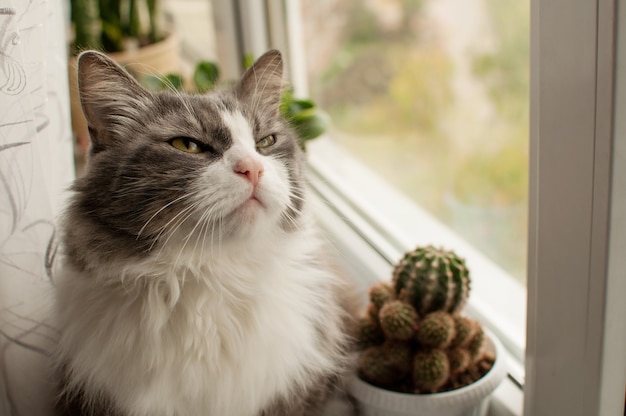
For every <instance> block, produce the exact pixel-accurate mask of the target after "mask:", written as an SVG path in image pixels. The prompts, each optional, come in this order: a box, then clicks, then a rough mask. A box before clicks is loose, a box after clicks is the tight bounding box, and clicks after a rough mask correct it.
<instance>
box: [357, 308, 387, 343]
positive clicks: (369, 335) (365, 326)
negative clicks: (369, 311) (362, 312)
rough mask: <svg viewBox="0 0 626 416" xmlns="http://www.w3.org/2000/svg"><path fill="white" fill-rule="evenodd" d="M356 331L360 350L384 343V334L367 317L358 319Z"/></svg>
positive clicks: (378, 326)
mask: <svg viewBox="0 0 626 416" xmlns="http://www.w3.org/2000/svg"><path fill="white" fill-rule="evenodd" d="M357 331H358V335H357V337H358V338H357V342H358V346H359V348H360V349H365V348H368V347H371V346H374V345H379V344H382V343H383V342H384V341H385V334H384V333H383V330H382V329H381V328H380V325H378V324H377V323H376V322H373V321H372V320H371V319H370V318H369V317H368V316H364V317H362V318H361V319H359V321H358V329H357Z"/></svg>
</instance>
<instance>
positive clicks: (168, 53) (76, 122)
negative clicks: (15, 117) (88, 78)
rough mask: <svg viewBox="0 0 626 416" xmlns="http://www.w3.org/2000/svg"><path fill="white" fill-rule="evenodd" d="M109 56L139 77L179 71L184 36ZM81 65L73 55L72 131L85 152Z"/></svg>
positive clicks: (70, 66)
mask: <svg viewBox="0 0 626 416" xmlns="http://www.w3.org/2000/svg"><path fill="white" fill-rule="evenodd" d="M109 56H110V57H111V58H112V59H113V60H114V61H115V62H117V63H118V64H120V65H122V66H124V67H125V68H126V69H128V70H129V71H130V72H131V73H132V74H134V75H136V76H138V77H141V76H143V75H147V74H167V73H178V72H180V69H181V64H180V37H179V36H178V34H176V33H171V34H170V35H169V36H167V37H166V38H165V39H163V40H162V41H160V42H157V43H153V44H151V45H147V46H144V47H141V48H137V49H134V50H129V51H124V52H116V53H111V54H109ZM77 68H78V65H77V58H76V57H71V58H70V60H69V71H68V72H69V84H70V106H71V111H72V131H73V132H74V136H75V138H76V142H77V144H78V146H79V149H78V150H79V151H81V152H84V151H85V150H86V148H87V146H88V145H89V132H88V130H87V121H86V120H85V117H84V116H83V111H82V108H81V105H80V97H79V95H78V74H77Z"/></svg>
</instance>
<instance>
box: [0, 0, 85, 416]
mask: <svg viewBox="0 0 626 416" xmlns="http://www.w3.org/2000/svg"><path fill="white" fill-rule="evenodd" d="M66 22H67V4H66V2H65V1H64V0H0V414H1V415H7V416H8V415H24V416H26V415H29V416H30V415H46V414H47V413H48V412H49V400H50V396H49V392H50V382H49V380H48V379H47V378H46V371H47V364H48V357H49V352H50V350H51V346H52V345H53V342H54V339H55V337H56V331H55V329H54V327H53V324H52V323H51V320H50V310H49V307H50V304H51V288H52V285H53V284H54V273H53V272H52V265H53V259H54V255H55V244H54V235H55V228H54V220H55V218H56V215H57V214H58V212H59V208H60V207H61V205H62V203H63V196H64V194H65V192H64V189H65V188H67V186H68V185H69V182H70V181H71V179H72V178H73V175H74V174H73V160H72V135H71V130H70V123H69V98H68V87H67V45H66V39H65V33H66V32H65V28H66Z"/></svg>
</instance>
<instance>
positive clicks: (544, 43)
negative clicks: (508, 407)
mask: <svg viewBox="0 0 626 416" xmlns="http://www.w3.org/2000/svg"><path fill="white" fill-rule="evenodd" d="M618 3H619V5H620V6H622V7H617V5H618ZM618 11H619V15H617V14H616V12H618ZM625 23H626V9H625V8H624V2H623V1H620V2H617V1H615V0H593V1H584V2H583V1H580V2H572V1H568V0H532V3H531V153H530V198H529V199H530V200H529V204H530V211H529V222H530V226H529V260H528V327H527V347H526V386H525V414H526V415H529V416H530V415H580V416H587V415H598V416H603V415H607V416H608V415H617V414H621V413H622V412H623V409H624V407H623V406H624V404H623V403H624V386H625V382H626V342H625V341H626V331H625V329H626V325H625V324H624V317H626V303H624V301H623V299H622V298H623V295H624V294H626V279H625V272H624V270H626V269H625V268H624V267H625V266H626V263H625V262H624V247H626V239H625V231H626V227H625V223H624V214H622V213H624V212H626V210H625V208H626V204H625V199H626V192H625V190H626V186H624V178H625V175H624V173H625V172H624V167H625V164H626V163H625V161H624V146H625V145H626V143H625V139H626V135H625V134H624V133H625V132H624V121H623V117H617V115H618V114H620V112H619V110H621V112H622V113H623V112H624V111H626V105H625V101H624V100H625V99H626V94H625V93H626V91H625V89H624V82H626V78H625V74H624V71H625V70H626V66H625V62H624V59H625V58H626V37H625V33H624V30H626V26H625V25H624V24H625ZM616 34H618V35H619V38H617V37H616ZM616 64H617V68H619V69H620V71H615V68H616ZM616 85H617V87H618V88H617V89H615V86H616ZM614 91H617V94H615V95H614ZM620 185H621V186H620Z"/></svg>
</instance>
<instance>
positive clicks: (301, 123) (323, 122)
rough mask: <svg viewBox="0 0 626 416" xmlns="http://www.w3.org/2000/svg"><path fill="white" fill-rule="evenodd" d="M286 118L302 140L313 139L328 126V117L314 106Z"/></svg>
mask: <svg viewBox="0 0 626 416" xmlns="http://www.w3.org/2000/svg"><path fill="white" fill-rule="evenodd" d="M287 120H288V121H289V122H290V123H291V125H292V126H294V128H295V129H296V132H297V133H298V136H300V139H301V140H302V142H305V141H308V140H312V139H315V138H316V137H318V136H320V135H322V134H323V133H324V132H325V131H326V130H328V127H329V126H330V117H329V116H328V114H326V113H325V112H324V111H322V110H319V109H318V108H316V107H311V108H308V109H306V110H302V111H300V112H298V113H296V114H293V115H292V116H291V117H288V118H287Z"/></svg>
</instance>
